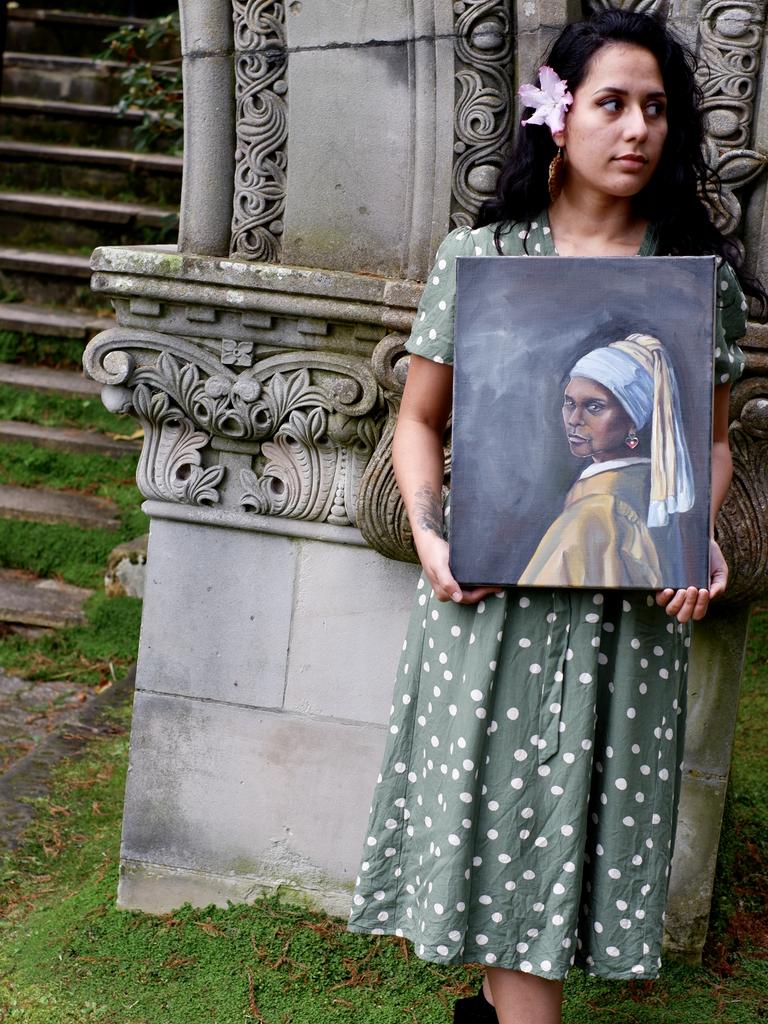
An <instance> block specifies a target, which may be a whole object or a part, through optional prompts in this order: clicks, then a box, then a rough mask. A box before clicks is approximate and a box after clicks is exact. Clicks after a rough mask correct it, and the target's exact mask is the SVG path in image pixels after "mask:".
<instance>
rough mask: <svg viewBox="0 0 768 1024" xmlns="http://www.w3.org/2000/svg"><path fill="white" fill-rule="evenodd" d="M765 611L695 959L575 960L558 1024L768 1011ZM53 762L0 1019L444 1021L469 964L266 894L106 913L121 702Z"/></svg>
mask: <svg viewBox="0 0 768 1024" xmlns="http://www.w3.org/2000/svg"><path fill="white" fill-rule="evenodd" d="M766 639H768V609H762V610H760V611H758V612H757V613H756V615H755V616H754V620H753V628H752V634H751V639H750V654H749V660H748V664H747V670H746V673H745V678H744V694H743V700H742V705H741V710H740V715H739V722H738V727H737V743H736V749H735V754H734V765H733V773H732V786H731V799H730V804H729V811H728V830H727V831H726V833H725V836H724V839H725V842H724V843H723V849H722V852H721V858H720V863H719V868H718V878H719V887H720V888H719V893H720V895H719V900H720V903H719V904H718V907H717V912H716V913H715V915H714V925H715V927H714V930H713V931H712V932H711V934H710V936H709V939H708V943H707V951H706V957H705V964H704V966H703V967H691V966H688V965H686V964H683V963H680V962H676V961H674V960H672V959H669V958H668V959H667V961H666V962H665V966H664V969H663V971H662V976H661V978H660V979H659V981H657V982H655V983H651V982H603V981H597V980H594V979H589V978H586V977H584V976H583V975H582V974H581V973H580V972H578V971H573V972H571V975H570V977H569V979H568V982H567V985H566V1006H565V1016H564V1020H565V1024H701V1022H703V1021H716V1022H722V1024H758V1022H760V1021H763V1020H765V1019H766V1018H768V960H767V959H766V946H765V944H764V943H763V942H762V939H761V936H762V935H763V934H764V929H765V927H766V925H765V902H764V893H765V885H766V883H765V877H764V876H765V863H766V854H767V853H768V815H766V799H767V798H766V793H768V786H767V785H766V783H768V768H767V767H766V760H765V758H764V753H765V745H766V739H765V737H764V735H763V730H762V725H761V723H762V722H764V721H765V711H766V701H767V700H768V698H767V697H766V683H768V665H766V660H765V654H764V651H765V643H766ZM110 715H111V726H110V728H111V732H110V734H108V735H107V736H105V737H102V738H100V739H98V740H97V741H94V742H93V743H92V744H91V745H90V746H89V748H87V750H86V752H85V754H84V755H83V756H82V757H81V758H80V759H78V760H70V761H65V762H63V763H62V764H61V765H59V767H58V768H57V769H56V770H55V772H54V777H53V781H52V786H51V791H50V793H49V795H47V796H46V797H44V798H41V799H39V800H38V801H36V803H37V804H38V811H39V813H38V815H37V818H36V820H35V821H34V822H33V824H32V825H31V826H30V828H29V830H28V832H27V834H26V837H25V841H24V843H23V845H22V846H21V847H20V848H19V849H18V850H17V851H16V852H15V853H13V854H11V855H9V856H7V857H6V858H5V860H4V861H0V1021H3V1022H6V1021H7V1022H16V1021H19V1022H24V1024H75V1022H77V1024H80V1022H82V1021H99V1022H102V1024H192V1022H194V1024H199V1022H201V1021H206V1022H209V1021H210V1022H221V1024H240V1022H243V1024H245V1022H261V1024H321V1022H322V1024H352V1022H355V1024H395V1022H398V1024H399V1022H410V1021H413V1022H419V1024H448V1022H449V1021H450V1020H451V1010H450V1007H451V1005H452V1003H453V1000H454V999H455V998H456V997H457V996H460V995H463V994H468V993H469V992H470V991H473V990H474V988H475V986H476V985H477V983H478V981H479V971H478V969H477V968H442V967H437V966H435V965H431V964H426V963H423V962H422V961H419V960H417V959H416V958H415V957H414V956H413V953H412V951H411V949H410V947H409V946H408V944H407V943H405V942H404V941H402V940H397V939H390V938H383V937H382V938H375V939H371V938H367V937H365V936H359V935H350V934H348V933H347V932H346V931H345V929H344V924H343V922H341V921H339V920H337V919H334V918H329V917H327V916H325V915H324V914H321V913H317V912H315V911H312V910H308V909H307V908H306V907H303V906H300V905H298V904H296V903H292V902H290V901H289V900H288V899H287V898H285V897H282V898H281V896H280V895H279V894H278V895H276V896H272V897H269V898H262V899H259V900H257V901H256V902H255V903H254V904H252V905H249V906H243V905H233V904H230V905H229V906H228V907H227V908H219V907H215V906H213V905H209V906H208V907H204V908H193V907H191V906H190V905H189V904H185V905H184V906H183V907H180V908H178V909H176V910H174V911H173V912H171V913H168V914H158V915H149V914H144V913H141V912H140V911H128V910H118V909H117V908H116V905H115V897H116V890H117V885H118V878H119V836H120V822H121V813H122V798H123V791H124V786H125V779H126V767H127V756H128V729H129V725H130V709H129V708H127V707H126V708H122V709H119V710H118V709H115V710H113V711H112V712H111V713H110Z"/></svg>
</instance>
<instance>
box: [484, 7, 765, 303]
mask: <svg viewBox="0 0 768 1024" xmlns="http://www.w3.org/2000/svg"><path fill="white" fill-rule="evenodd" d="M609 43H630V44H632V45H634V46H642V47H643V48H644V49H646V50H649V51H650V52H651V53H652V54H653V55H654V57H655V58H656V60H657V62H658V65H659V69H660V71H661V77H662V80H663V82H664V89H665V91H666V94H667V123H668V125H669V130H668V133H667V138H666V141H665V143H664V149H663V151H662V155H661V160H660V162H659V166H658V167H657V168H656V172H655V173H654V175H653V178H652V179H651V180H650V182H649V183H648V184H647V185H646V186H645V188H644V189H643V190H642V191H641V192H639V193H638V194H637V195H636V196H635V197H634V207H635V211H636V213H637V214H638V215H639V216H640V217H643V218H644V219H646V220H648V221H650V223H651V224H653V225H654V227H655V228H656V232H657V236H658V251H659V252H660V253H663V254H665V255H680V256H701V255H710V254H714V255H717V256H722V257H724V258H725V259H726V260H728V262H729V263H730V264H731V266H732V267H733V268H734V270H735V271H736V273H737V275H738V278H739V283H740V284H741V286H742V288H743V290H744V291H745V292H746V293H747V294H748V295H751V296H753V297H754V298H755V299H757V304H758V305H759V307H760V314H761V315H762V316H764V315H765V312H766V309H767V308H768V293H766V291H765V290H764V288H763V286H762V285H761V284H760V282H758V281H757V280H756V279H754V278H753V277H751V276H750V275H749V274H747V273H746V272H745V271H744V268H743V257H742V255H741V252H740V251H739V249H738V247H737V246H736V245H735V244H734V242H733V241H732V240H730V239H728V238H727V237H726V236H724V235H723V234H722V233H721V232H720V231H718V229H717V228H716V227H715V225H714V224H713V222H712V219H711V209H712V207H711V205H710V202H709V201H708V200H706V199H705V198H703V197H706V196H711V195H713V194H717V191H718V190H719V185H720V183H719V180H718V178H717V175H716V173H715V172H714V170H713V169H712V168H710V167H709V166H708V164H707V162H706V159H705V157H704V151H703V144H704V136H705V127H704V113H703V111H702V107H701V103H702V94H701V90H700V88H699V86H698V83H697V82H696V77H695V69H696V58H695V56H694V54H693V53H692V52H691V51H690V50H689V49H688V48H687V47H686V46H685V45H684V44H683V43H681V42H680V41H679V40H677V39H676V38H675V37H674V36H673V35H672V33H671V32H670V31H669V30H668V29H667V28H665V27H664V26H663V25H662V24H661V23H660V22H658V21H656V19H655V18H653V17H652V16H650V15H647V14H637V13H634V12H630V11H622V10H618V9H616V8H609V9H607V10H603V11H600V12H599V13H597V14H594V15H593V16H592V17H590V18H589V19H588V20H586V21H580V22H577V23H576V24H573V25H568V26H566V28H564V29H563V31H562V32H561V33H560V35H559V36H558V38H557V39H556V40H555V42H554V43H553V44H552V46H551V48H550V50H549V53H548V54H547V56H546V57H545V58H544V61H543V63H545V64H548V65H549V66H550V67H552V68H554V70H555V71H556V72H557V73H558V75H560V77H561V78H564V79H565V80H566V82H567V83H568V88H569V90H570V91H571V93H573V92H575V90H576V89H578V87H579V85H580V84H581V82H582V81H583V80H584V78H585V77H586V75H587V72H588V70H589V65H590V61H591V59H592V57H593V56H594V54H595V53H597V51H598V50H599V49H601V48H602V47H603V46H605V45H607V44H609ZM529 109H531V108H529ZM556 152H557V147H556V145H555V143H554V142H553V140H552V135H551V132H550V131H549V129H548V128H547V126H546V125H542V126H537V125H529V126H527V127H525V128H522V129H518V133H517V138H516V140H515V145H514V149H513V152H512V154H511V156H510V158H509V160H508V161H507V162H506V164H505V165H504V166H503V167H502V170H501V174H500V175H499V181H498V185H497V193H496V196H495V198H493V199H489V200H487V201H486V202H485V203H483V205H482V207H481V208H480V212H479V214H478V216H477V219H476V222H475V227H482V226H483V225H486V224H493V223H495V222H496V221H498V222H499V225H498V227H497V229H496V232H495V236H494V237H495V242H496V248H497V250H498V252H501V246H500V240H501V234H502V232H503V230H504V228H505V227H506V226H508V225H509V224H510V223H524V224H525V223H527V224H528V225H529V226H530V223H531V221H532V220H533V219H534V218H535V217H536V216H537V215H538V214H539V213H541V211H542V210H544V209H546V207H547V206H548V205H549V201H550V200H549V192H548V185H547V179H548V170H549V164H550V162H551V161H552V158H553V157H554V156H555V153H556Z"/></svg>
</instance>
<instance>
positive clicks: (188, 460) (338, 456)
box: [84, 327, 402, 526]
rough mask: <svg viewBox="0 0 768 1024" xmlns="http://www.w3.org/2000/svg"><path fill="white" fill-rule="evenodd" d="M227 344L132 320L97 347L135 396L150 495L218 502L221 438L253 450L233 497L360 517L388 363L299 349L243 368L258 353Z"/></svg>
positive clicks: (100, 373)
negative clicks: (135, 325)
mask: <svg viewBox="0 0 768 1024" xmlns="http://www.w3.org/2000/svg"><path fill="white" fill-rule="evenodd" d="M401 347H402V346H401ZM156 353H159V354H156ZM220 353H221V355H220V356H219V354H218V353H217V354H214V352H213V351H212V350H211V348H210V346H208V345H206V344H203V343H200V344H195V343H194V342H192V341H190V340H188V339H186V338H179V337H173V336H171V335H162V334H159V333H157V332H153V331H146V330H135V329H130V328H121V327H117V328H111V329H110V330H109V331H104V332H102V334H100V335H98V336H97V337H96V338H94V340H93V341H92V342H91V343H90V345H89V346H88V348H87V350H86V354H85V357H84V365H85V367H86V370H87V372H88V373H89V374H90V375H91V376H93V377H95V378H96V379H98V380H101V381H102V382H103V383H104V385H105V394H106V398H107V399H108V400H109V401H110V402H111V403H112V404H113V405H117V404H119V406H120V407H121V408H124V407H125V406H126V404H127V403H132V405H133V408H134V410H135V411H136V413H137V414H138V416H139V418H140V420H141V422H142V424H143V426H144V430H145V443H144V449H143V451H142V455H141V460H140V463H139V468H138V471H137V482H138V484H139V487H140V489H141V491H142V493H143V494H144V495H145V496H146V497H149V498H160V499H162V500H165V501H179V502H185V503H191V504H198V503H216V502H218V501H219V499H220V496H219V493H218V491H217V487H218V485H219V484H220V483H221V482H222V480H223V479H224V474H225V469H224V467H223V466H218V465H211V464H210V463H211V462H212V461H213V460H214V459H216V458H217V457H218V456H217V454H216V452H215V451H213V448H212V447H211V442H212V439H213V438H217V439H218V442H219V445H217V446H216V447H218V446H220V445H221V443H222V442H224V447H225V448H226V445H227V444H229V445H232V444H234V445H235V447H234V449H232V450H233V451H235V452H238V453H239V457H240V458H241V459H249V466H248V468H242V469H240V471H239V474H238V475H237V481H236V482H234V481H233V483H232V485H231V486H230V487H229V488H228V489H227V497H226V503H227V505H228V506H231V505H232V504H234V505H235V507H237V508H238V509H239V510H240V511H242V510H243V509H245V510H246V511H253V512H258V513H261V514H268V515H278V516H288V517H291V518H300V519H311V520H315V521H321V522H328V523H332V524H333V525H337V526H349V525H354V524H355V523H356V518H357V513H356V508H357V499H358V491H359V489H360V483H361V480H362V478H363V474H364V472H365V469H366V466H367V465H368V462H369V461H370V458H371V456H372V454H373V452H374V450H375V449H376V447H377V445H378V443H379V440H380V437H381V433H382V427H383V424H384V418H385V417H384V413H385V410H386V409H387V408H388V406H387V402H386V400H385V397H384V393H383V388H382V384H381V383H380V382H379V380H378V379H377V374H379V375H382V374H383V376H382V379H383V380H384V382H385V384H386V385H389V384H391V383H392V381H391V380H390V377H387V376H386V375H385V374H384V371H383V369H382V367H381V366H380V365H379V361H378V360H375V361H374V366H373V367H372V366H371V365H370V364H369V363H368V362H367V361H366V360H365V359H364V358H362V357H356V356H349V357H348V356H342V355H339V354H337V353H333V352H319V351H315V352H306V351H295V350H289V351H286V352H279V353H277V354H272V355H269V356H267V357H263V358H261V359H259V360H258V361H257V362H256V363H255V365H253V366H250V365H246V366H245V368H243V369H241V366H242V363H248V362H250V356H251V355H252V353H251V352H247V353H246V352H243V353H240V352H239V350H238V349H237V348H236V347H233V346H232V345H228V344H224V345H222V347H221V349H220ZM240 355H242V358H238V357H239V356H240ZM246 355H247V356H248V357H249V358H248V359H246V358H245V356H246ZM238 370H239V371H240V372H238ZM401 387H402V385H401ZM239 446H245V447H239ZM204 449H207V451H206V453H205V456H203V454H202V453H203V450H204ZM249 453H251V454H249ZM204 458H205V460H206V462H207V468H203V459H204ZM238 485H239V487H238Z"/></svg>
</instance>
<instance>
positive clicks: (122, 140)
mask: <svg viewBox="0 0 768 1024" xmlns="http://www.w3.org/2000/svg"><path fill="white" fill-rule="evenodd" d="M142 118H143V115H142V113H141V112H140V111H138V110H127V111H124V112H122V113H121V112H120V111H118V110H117V109H116V108H115V107H113V106H105V105H103V104H95V103H68V102H67V101H66V100H55V101H54V100H40V99H31V98H29V97H26V96H3V97H1V98H0V133H2V137H3V138H7V139H16V140H21V141H26V142H35V141H39V142H51V143H57V142H66V143H69V144H70V145H71V144H73V143H74V144H77V145H80V146H96V147H99V148H106V149H131V148H132V147H133V145H134V138H133V129H134V127H135V126H136V125H137V124H139V123H140V122H141V121H142Z"/></svg>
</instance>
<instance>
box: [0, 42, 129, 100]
mask: <svg viewBox="0 0 768 1024" xmlns="http://www.w3.org/2000/svg"><path fill="white" fill-rule="evenodd" d="M124 70H125V64H121V63H119V62H118V61H105V60H94V59H93V58H91V57H68V56H64V55H61V54H45V53H14V52H13V51H6V52H5V53H4V55H3V88H2V92H3V94H4V95H6V96H20V97H29V98H31V99H34V98H37V99H48V100H66V101H68V102H71V103H86V104H92V105H103V106H113V105H114V104H116V103H118V102H119V100H120V97H121V96H122V94H123V92H124V90H125V86H124V85H123V83H122V82H121V81H120V74H121V72H122V71H124Z"/></svg>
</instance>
